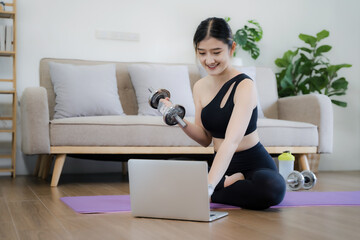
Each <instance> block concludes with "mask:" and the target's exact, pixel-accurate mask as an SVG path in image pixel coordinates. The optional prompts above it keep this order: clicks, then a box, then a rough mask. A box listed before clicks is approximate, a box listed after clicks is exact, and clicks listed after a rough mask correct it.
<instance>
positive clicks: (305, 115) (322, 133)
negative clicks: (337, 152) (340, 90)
mask: <svg viewBox="0 0 360 240" xmlns="http://www.w3.org/2000/svg"><path fill="white" fill-rule="evenodd" d="M278 113H279V119H282V120H290V121H298V122H307V123H311V124H314V125H316V126H317V127H318V133H319V146H318V153H331V152H332V149H333V109H332V103H331V100H330V98H329V97H328V96H326V95H323V94H309V95H301V96H295V97H285V98H280V99H278Z"/></svg>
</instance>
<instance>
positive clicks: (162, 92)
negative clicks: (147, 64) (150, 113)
mask: <svg viewBox="0 0 360 240" xmlns="http://www.w3.org/2000/svg"><path fill="white" fill-rule="evenodd" d="M149 91H150V93H151V94H150V97H149V104H150V106H151V107H152V108H154V109H157V110H158V111H159V112H160V113H161V114H162V115H163V119H164V122H165V123H166V124H167V125H175V124H178V123H179V124H180V125H181V126H182V127H186V123H185V122H184V120H183V118H184V116H185V108H184V107H183V106H181V105H178V104H176V105H171V106H170V107H168V106H166V105H165V104H164V103H162V102H161V101H160V100H161V99H165V98H170V92H169V91H168V90H166V89H159V90H157V91H154V90H153V89H151V88H149Z"/></svg>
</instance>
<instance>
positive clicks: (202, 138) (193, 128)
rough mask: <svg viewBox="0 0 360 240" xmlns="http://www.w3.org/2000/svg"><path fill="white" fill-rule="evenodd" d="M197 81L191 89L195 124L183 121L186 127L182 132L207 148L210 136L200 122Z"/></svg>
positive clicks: (210, 139)
mask: <svg viewBox="0 0 360 240" xmlns="http://www.w3.org/2000/svg"><path fill="white" fill-rule="evenodd" d="M199 85H200V84H199V81H198V82H196V83H195V85H194V89H193V98H194V104H195V123H191V122H189V121H187V120H186V119H184V121H185V122H186V124H187V126H186V127H184V128H182V129H183V131H184V132H185V133H186V135H188V136H189V137H190V138H192V139H193V140H194V141H196V142H198V143H199V144H200V145H202V146H204V147H207V146H209V145H210V143H211V141H212V136H211V134H210V133H209V132H208V131H206V129H205V128H204V126H203V124H202V122H201V110H202V105H201V102H200V89H201V88H200V87H199Z"/></svg>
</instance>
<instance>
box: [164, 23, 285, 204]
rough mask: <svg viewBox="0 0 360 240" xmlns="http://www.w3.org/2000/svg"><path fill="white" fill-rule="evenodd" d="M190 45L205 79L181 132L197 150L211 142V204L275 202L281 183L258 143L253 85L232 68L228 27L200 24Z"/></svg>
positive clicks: (196, 88) (279, 198)
mask: <svg viewBox="0 0 360 240" xmlns="http://www.w3.org/2000/svg"><path fill="white" fill-rule="evenodd" d="M194 47H195V51H196V55H197V57H198V59H199V61H200V63H201V65H202V66H203V67H204V68H205V70H206V71H207V73H208V76H206V77H204V78H202V79H200V80H199V81H197V82H196V84H195V85H194V89H193V96H194V103H195V111H196V112H195V123H190V122H188V121H187V120H184V121H185V122H186V123H187V126H186V127H184V128H183V131H184V132H185V133H186V134H187V135H188V136H189V137H191V138H192V139H194V140H195V141H197V142H198V143H199V144H201V145H202V146H205V147H207V146H209V145H210V143H211V142H213V144H214V150H215V154H214V159H213V162H212V164H211V168H210V171H209V175H208V183H209V195H210V196H211V200H212V202H217V203H223V204H230V205H235V206H239V207H242V208H248V209H266V208H269V207H270V206H273V205H277V204H279V203H280V202H281V201H282V199H283V197H284V194H285V189H286V185H285V181H284V179H283V178H282V177H281V175H280V174H279V173H278V171H277V168H276V165H275V163H274V161H273V159H272V158H271V156H270V155H269V154H268V152H267V151H266V150H265V148H264V147H263V145H262V144H261V143H260V142H259V136H258V132H257V130H256V128H257V126H256V122H257V96H256V89H255V84H254V82H253V81H252V80H251V79H250V78H249V77H248V76H247V75H246V74H244V73H241V72H239V71H238V70H236V69H235V68H233V67H232V66H231V58H232V56H233V53H234V51H235V47H236V43H235V42H234V41H233V38H232V32H231V29H230V27H229V25H228V24H227V23H226V21H225V20H224V19H221V18H208V19H206V20H204V21H202V22H201V23H200V25H199V26H198V28H197V30H196V32H195V35H194ZM163 101H164V102H167V101H166V100H163ZM167 104H169V102H167Z"/></svg>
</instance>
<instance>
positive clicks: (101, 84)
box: [49, 62, 124, 119]
mask: <svg viewBox="0 0 360 240" xmlns="http://www.w3.org/2000/svg"><path fill="white" fill-rule="evenodd" d="M49 67H50V77H51V81H52V83H53V85H54V92H55V95H56V97H55V103H56V104H55V114H54V118H55V119H58V118H68V117H82V116H99V115H124V111H123V109H122V106H121V103H120V99H119V94H118V89H117V83H116V69H115V64H103V65H72V64H64V63H56V62H49Z"/></svg>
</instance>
